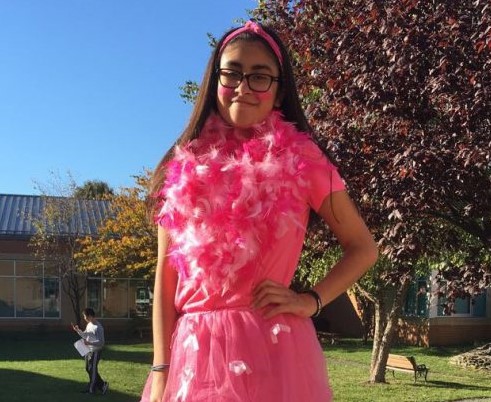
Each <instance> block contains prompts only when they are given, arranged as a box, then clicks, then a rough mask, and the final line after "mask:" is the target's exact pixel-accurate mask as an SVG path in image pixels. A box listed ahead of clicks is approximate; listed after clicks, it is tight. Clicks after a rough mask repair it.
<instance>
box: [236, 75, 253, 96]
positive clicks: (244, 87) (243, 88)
mask: <svg viewBox="0 0 491 402" xmlns="http://www.w3.org/2000/svg"><path fill="white" fill-rule="evenodd" d="M236 90H237V92H238V93H240V94H242V93H250V92H252V89H251V88H249V83H248V82H247V80H246V78H245V77H243V78H242V81H241V83H240V84H239V86H238V87H237V88H236Z"/></svg>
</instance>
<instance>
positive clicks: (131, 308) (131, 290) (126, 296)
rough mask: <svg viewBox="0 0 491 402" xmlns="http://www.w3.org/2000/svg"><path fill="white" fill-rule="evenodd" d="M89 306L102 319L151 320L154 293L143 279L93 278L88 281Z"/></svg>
mask: <svg viewBox="0 0 491 402" xmlns="http://www.w3.org/2000/svg"><path fill="white" fill-rule="evenodd" d="M87 306H88V307H92V308H93V309H94V311H95V313H96V315H97V316H99V317H101V318H135V317H141V318H150V317H151V316H152V293H151V292H150V288H149V283H148V282H147V281H145V280H143V279H132V278H131V279H129V278H128V279H120V278H119V279H115V278H104V277H91V278H88V280H87Z"/></svg>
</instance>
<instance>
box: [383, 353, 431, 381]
mask: <svg viewBox="0 0 491 402" xmlns="http://www.w3.org/2000/svg"><path fill="white" fill-rule="evenodd" d="M385 369H386V370H387V371H392V375H393V376H394V377H395V376H396V374H395V372H396V371H402V372H405V373H414V381H416V378H417V377H422V376H424V377H425V381H426V377H427V375H428V370H429V369H428V368H427V367H426V366H425V365H424V364H416V359H415V358H414V357H413V356H409V357H408V356H401V355H393V354H389V358H388V360H387V366H386V368H385Z"/></svg>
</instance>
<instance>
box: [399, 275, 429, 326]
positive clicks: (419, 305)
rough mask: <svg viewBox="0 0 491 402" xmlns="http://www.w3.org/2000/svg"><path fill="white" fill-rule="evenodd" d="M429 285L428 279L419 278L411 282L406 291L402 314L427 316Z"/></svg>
mask: <svg viewBox="0 0 491 402" xmlns="http://www.w3.org/2000/svg"><path fill="white" fill-rule="evenodd" d="M429 294H430V287H429V281H428V280H426V279H424V278H419V279H417V280H416V281H415V282H413V283H412V284H411V285H410V286H409V289H408V291H407V295H406V302H405V304H404V307H403V315H405V316H409V317H428V302H429Z"/></svg>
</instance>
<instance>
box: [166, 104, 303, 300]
mask: <svg viewBox="0 0 491 402" xmlns="http://www.w3.org/2000/svg"><path fill="white" fill-rule="evenodd" d="M306 141H310V140H309V136H308V135H307V134H305V133H301V132H299V131H298V130H297V129H296V128H295V126H294V125H293V124H291V123H289V122H286V121H285V120H284V119H283V117H282V116H281V114H280V113H279V112H273V113H271V115H270V116H269V117H268V118H267V119H266V120H265V121H264V122H263V123H261V124H258V125H256V126H254V127H253V128H251V133H250V137H248V138H244V137H243V136H240V134H239V132H238V131H236V130H235V129H234V128H232V127H230V126H229V125H227V124H226V123H225V122H224V121H223V120H222V119H221V118H220V117H219V116H218V115H212V116H210V117H209V118H208V120H207V121H206V123H205V126H204V128H203V131H202V132H201V134H200V136H199V138H198V139H196V140H193V141H191V142H190V143H189V144H188V145H187V146H185V147H182V148H181V147H176V149H175V154H174V158H173V159H172V160H171V161H170V162H169V163H168V164H167V166H166V181H165V184H164V186H163V188H162V190H161V192H160V194H159V197H160V198H161V199H162V200H164V201H163V204H162V209H161V210H160V213H159V214H158V216H157V222H158V223H159V224H161V225H162V226H164V227H165V228H166V229H167V230H168V233H169V236H170V239H171V247H170V250H169V255H170V258H171V261H172V263H173V264H174V266H175V267H176V269H177V270H178V272H179V274H180V277H181V279H183V280H189V281H192V282H193V283H190V284H191V285H192V286H201V288H202V290H203V291H204V292H205V294H212V293H216V292H219V291H221V293H222V294H224V293H225V292H226V291H227V290H229V289H230V287H231V286H232V285H233V283H234V282H235V281H236V280H237V277H238V271H239V270H240V271H241V272H240V275H241V276H242V275H246V276H249V275H254V272H255V268H256V267H257V264H258V263H259V261H260V257H261V255H262V253H263V251H264V250H265V248H266V247H269V246H270V245H271V244H272V243H273V242H274V240H275V239H277V238H280V237H281V236H283V235H284V234H285V232H286V231H287V230H288V229H289V228H290V227H291V226H292V224H293V225H299V226H300V229H301V230H304V227H303V225H302V224H301V223H300V222H298V216H299V212H302V211H305V208H308V206H307V205H306V195H305V192H306V190H307V189H308V186H309V183H308V180H307V178H306V171H307V170H308V165H309V164H310V163H312V161H311V160H310V159H309V158H305V157H304V156H303V153H302V150H303V149H304V147H305V142H306Z"/></svg>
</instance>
